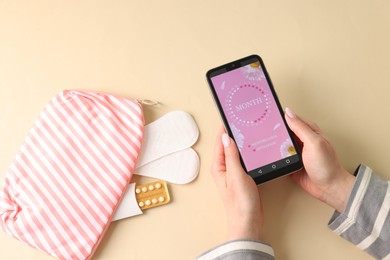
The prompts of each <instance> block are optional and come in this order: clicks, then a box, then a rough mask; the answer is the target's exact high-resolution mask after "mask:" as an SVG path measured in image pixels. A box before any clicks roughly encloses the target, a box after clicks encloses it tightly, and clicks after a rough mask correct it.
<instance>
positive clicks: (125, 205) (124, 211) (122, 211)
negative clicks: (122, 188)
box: [111, 183, 143, 221]
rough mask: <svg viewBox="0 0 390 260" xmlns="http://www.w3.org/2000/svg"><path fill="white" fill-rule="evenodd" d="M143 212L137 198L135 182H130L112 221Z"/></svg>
mask: <svg viewBox="0 0 390 260" xmlns="http://www.w3.org/2000/svg"><path fill="white" fill-rule="evenodd" d="M140 214H143V213H142V210H141V209H140V208H139V207H138V203H137V200H136V198H135V183H130V184H129V186H128V187H127V190H126V193H125V195H124V196H123V198H122V201H121V203H120V204H119V206H118V209H117V210H116V212H115V215H114V217H113V218H112V220H111V221H116V220H120V219H123V218H128V217H132V216H136V215H140Z"/></svg>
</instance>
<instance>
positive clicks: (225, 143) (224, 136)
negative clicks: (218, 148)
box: [222, 133, 230, 148]
mask: <svg viewBox="0 0 390 260" xmlns="http://www.w3.org/2000/svg"><path fill="white" fill-rule="evenodd" d="M222 144H223V146H224V147H225V148H226V147H229V145H230V137H229V136H228V135H227V134H226V133H224V134H222Z"/></svg>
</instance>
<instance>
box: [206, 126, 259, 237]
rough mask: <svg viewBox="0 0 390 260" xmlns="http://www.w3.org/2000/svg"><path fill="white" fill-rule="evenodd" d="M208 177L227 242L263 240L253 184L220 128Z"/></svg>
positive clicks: (235, 149)
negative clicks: (219, 204) (220, 209)
mask: <svg viewBox="0 0 390 260" xmlns="http://www.w3.org/2000/svg"><path fill="white" fill-rule="evenodd" d="M211 174H212V176H213V177H214V181H215V184H216V186H217V188H218V191H219V193H220V195H221V198H222V201H223V203H224V205H225V209H226V212H227V219H228V235H229V240H235V239H254V240H260V239H261V238H262V227H263V208H262V204H261V200H260V196H259V192H258V190H257V186H256V184H255V182H254V180H253V179H252V178H251V177H250V176H249V175H248V174H246V172H245V171H244V169H243V168H242V166H241V163H240V157H239V153H238V149H237V146H236V144H235V143H234V141H233V139H231V138H230V137H229V136H228V135H227V134H226V133H225V131H224V130H223V128H221V130H220V132H219V134H218V136H217V141H216V144H215V153H214V160H213V163H212V167H211Z"/></svg>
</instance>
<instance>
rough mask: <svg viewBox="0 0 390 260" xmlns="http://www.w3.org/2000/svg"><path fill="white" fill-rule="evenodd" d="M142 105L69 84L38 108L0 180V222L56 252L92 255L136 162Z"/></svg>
mask: <svg viewBox="0 0 390 260" xmlns="http://www.w3.org/2000/svg"><path fill="white" fill-rule="evenodd" d="M143 127H144V119H143V111H142V108H141V105H140V104H139V103H138V102H137V101H134V100H130V99H126V98H121V97H116V96H112V95H108V94H103V93H97V92H92V91H79V90H67V91H63V92H61V93H59V94H58V95H57V96H55V97H54V98H53V99H52V100H51V101H50V102H49V103H48V104H47V105H46V106H45V108H44V110H43V111H42V112H41V114H40V115H39V118H38V119H37V120H36V122H35V124H34V126H33V127H32V129H31V130H30V132H29V134H28V136H27V137H26V139H25V141H24V143H23V145H22V146H21V148H20V150H19V152H18V154H17V155H16V158H15V160H14V162H13V164H12V165H11V167H10V169H9V171H8V172H7V174H6V176H5V180H4V182H3V184H2V186H1V188H0V226H1V228H2V229H3V230H4V232H6V233H7V234H9V235H11V236H13V237H15V238H16V239H19V240H21V241H23V242H25V243H27V244H29V245H30V246H32V247H34V248H36V249H38V250H41V251H45V252H47V253H48V254H50V255H52V256H54V257H57V258H60V259H89V258H91V256H92V255H93V253H94V251H95V250H96V248H97V246H98V245H99V242H100V241H101V240H102V237H103V235H104V233H105V231H106V230H107V228H108V226H109V224H110V222H111V218H112V217H113V215H114V213H115V210H116V207H117V206H118V205H119V202H120V200H121V199H122V196H123V195H124V193H125V191H126V188H127V185H128V183H129V181H130V179H131V177H132V174H133V171H134V169H135V163H136V160H137V156H138V153H139V151H140V147H141V142H142V135H143Z"/></svg>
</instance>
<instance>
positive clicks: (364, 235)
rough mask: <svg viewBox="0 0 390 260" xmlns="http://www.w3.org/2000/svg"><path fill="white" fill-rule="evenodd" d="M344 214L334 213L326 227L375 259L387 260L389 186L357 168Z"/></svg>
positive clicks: (389, 246)
mask: <svg viewBox="0 0 390 260" xmlns="http://www.w3.org/2000/svg"><path fill="white" fill-rule="evenodd" d="M356 174H357V175H356V180H355V184H354V186H353V189H352V193H351V195H350V197H349V199H348V202H347V205H346V207H345V211H344V212H343V213H341V214H340V213H338V212H335V213H334V214H333V216H332V218H331V220H330V221H329V225H328V226H329V228H330V229H332V230H333V231H334V232H335V233H336V234H337V235H340V236H341V237H343V238H345V239H346V240H348V241H350V242H351V243H353V244H354V245H356V246H357V247H358V248H360V249H362V250H364V251H366V252H367V253H368V254H370V255H372V256H373V257H375V258H377V259H390V214H389V211H390V185H389V181H387V180H385V179H383V178H381V177H379V176H377V175H375V174H374V173H373V172H372V170H371V169H370V168H369V167H367V166H365V165H360V167H359V168H358V169H357V172H356Z"/></svg>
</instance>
